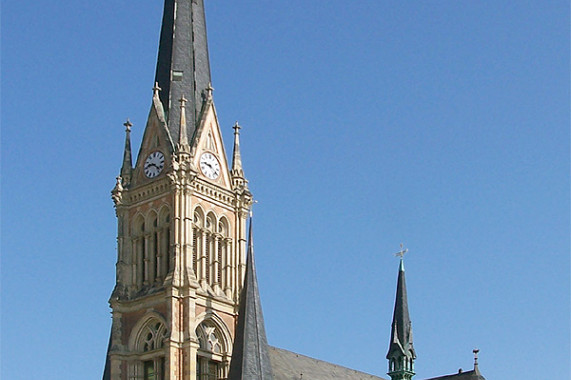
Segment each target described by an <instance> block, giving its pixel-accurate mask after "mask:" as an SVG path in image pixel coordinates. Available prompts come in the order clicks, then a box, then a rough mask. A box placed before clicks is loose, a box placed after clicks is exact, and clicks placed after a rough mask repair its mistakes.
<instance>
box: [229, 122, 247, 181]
mask: <svg viewBox="0 0 571 380" xmlns="http://www.w3.org/2000/svg"><path fill="white" fill-rule="evenodd" d="M241 128H242V127H240V125H239V124H238V122H236V123H235V124H234V126H233V127H232V129H234V153H233V154H232V170H231V172H230V174H231V175H232V177H239V178H244V170H243V169H242V157H241V155H240V129H241Z"/></svg>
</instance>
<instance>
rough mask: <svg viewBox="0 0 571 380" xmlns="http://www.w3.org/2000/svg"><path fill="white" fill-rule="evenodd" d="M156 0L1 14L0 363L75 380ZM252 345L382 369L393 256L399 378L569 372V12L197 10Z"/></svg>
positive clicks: (144, 75) (525, 6) (87, 372)
mask: <svg viewBox="0 0 571 380" xmlns="http://www.w3.org/2000/svg"><path fill="white" fill-rule="evenodd" d="M161 12H162V2H161V1H160V0H154V1H151V0H142V1H139V2H137V3H136V4H135V3H134V2H130V1H125V0H115V1H110V0H100V1H97V2H92V1H90V2H88V1H67V0H65V1H58V2H53V1H47V0H31V1H18V2H14V1H3V2H2V130H1V133H2V149H1V150H2V243H1V244H2V370H1V376H2V377H3V378H6V379H37V378H42V379H46V380H48V379H99V378H100V377H101V374H102V370H103V364H104V356H105V351H106V345H107V340H108V336H109V329H110V322H111V320H110V314H109V308H108V305H107V299H108V297H109V295H110V292H111V290H112V288H113V284H114V283H113V282H114V263H115V256H116V251H115V228H116V227H115V216H114V211H113V206H112V201H111V199H110V194H109V191H110V190H111V189H112V187H113V185H114V182H115V176H116V175H117V174H118V171H119V168H120V165H121V158H122V146H123V138H124V134H123V127H122V123H123V122H124V120H125V119H126V118H127V117H129V118H130V119H131V120H132V122H133V123H134V125H135V126H134V128H133V143H134V144H133V145H134V146H138V144H139V142H140V139H141V137H142V128H143V126H144V123H145V121H146V117H147V114H148V111H149V109H150V102H151V94H152V92H151V88H152V86H153V77H154V65H155V61H156V51H157V45H158V35H159V28H160V20H161ZM207 23H208V38H209V48H210V59H211V66H212V73H213V74H212V76H213V86H214V88H215V92H214V100H215V104H216V107H217V111H218V115H219V118H220V123H221V127H222V129H223V134H224V136H225V139H226V146H227V149H229V147H230V146H231V145H230V143H231V137H232V130H231V126H232V125H233V123H234V121H235V120H238V121H239V122H240V123H241V125H243V129H242V146H243V150H242V158H243V163H244V168H245V172H246V176H247V177H248V179H249V181H250V188H251V190H252V191H253V193H254V196H255V198H256V199H257V200H258V201H259V204H258V205H257V206H256V210H255V214H256V216H255V218H256V223H255V224H256V226H255V245H256V255H257V269H258V279H259V282H260V288H261V296H262V302H263V306H264V313H265V318H266V329H267V334H268V340H269V342H270V344H272V345H275V346H278V347H282V348H286V349H289V350H293V351H296V352H299V353H302V354H305V355H309V356H313V357H317V358H320V359H323V360H327V361H331V362H335V363H339V364H341V365H344V366H348V367H351V368H355V369H359V370H362V371H366V372H370V373H373V374H377V375H381V376H384V374H385V372H386V369H387V364H386V360H385V359H384V357H385V354H386V351H387V348H388V339H389V336H390V322H391V318H392V307H393V303H394V293H395V286H396V278H397V269H398V260H397V259H396V258H394V257H393V256H392V253H393V252H395V251H397V250H398V247H399V244H400V243H401V242H402V243H404V244H405V245H406V246H407V247H408V248H409V249H410V252H409V254H408V255H407V257H406V260H405V261H406V263H405V266H406V273H407V285H408V292H409V304H410V311H411V318H412V322H413V328H414V337H415V348H416V351H417V354H418V359H417V362H416V370H417V377H416V378H417V379H423V378H428V377H432V376H437V375H443V374H448V373H454V372H456V371H457V370H458V368H460V367H462V368H464V369H465V370H466V369H470V368H471V367H472V353H471V351H472V349H473V348H474V347H478V348H480V350H481V353H480V368H481V370H482V372H483V374H484V375H485V376H486V378H487V379H489V380H492V379H510V378H513V379H516V378H517V379H522V380H528V379H529V380H531V379H540V378H544V379H547V378H562V377H565V376H566V374H567V375H568V374H569V373H570V365H569V360H570V359H569V358H570V344H569V343H570V328H569V327H570V314H569V311H570V308H569V306H570V302H569V301H570V260H569V253H570V233H569V232H570V221H569V214H570V212H569V211H570V204H569V177H570V165H569V140H570V136H569V4H568V2H565V1H493V2H492V1H422V2H421V1H411V2H388V1H379V0H359V1H351V2H347V1H340V0H328V1H325V0H313V1H301V0H293V1H287V2H277V1H253V0H244V1H240V2H229V1H221V0H207Z"/></svg>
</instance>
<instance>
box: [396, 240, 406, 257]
mask: <svg viewBox="0 0 571 380" xmlns="http://www.w3.org/2000/svg"><path fill="white" fill-rule="evenodd" d="M407 252H408V248H404V245H403V244H402V243H400V251H398V252H395V256H398V257H400V258H401V259H402V258H403V257H404V255H405V253H407Z"/></svg>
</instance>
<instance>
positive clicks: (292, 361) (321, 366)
mask: <svg viewBox="0 0 571 380" xmlns="http://www.w3.org/2000/svg"><path fill="white" fill-rule="evenodd" d="M269 352H270V360H271V362H272V369H273V372H274V380H300V379H301V380H335V379H339V380H341V379H343V380H384V379H383V378H382V377H378V376H373V375H369V374H368V373H364V372H359V371H356V370H354V369H350V368H345V367H342V366H339V365H336V364H332V363H328V362H324V361H322V360H317V359H313V358H310V357H308V356H304V355H300V354H296V353H295V352H291V351H287V350H283V349H280V348H276V347H270V348H269ZM302 375H303V376H302Z"/></svg>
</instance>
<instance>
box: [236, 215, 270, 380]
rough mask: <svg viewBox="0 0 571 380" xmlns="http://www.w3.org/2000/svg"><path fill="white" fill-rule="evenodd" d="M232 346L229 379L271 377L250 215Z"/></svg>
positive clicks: (246, 379)
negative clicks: (246, 250)
mask: <svg viewBox="0 0 571 380" xmlns="http://www.w3.org/2000/svg"><path fill="white" fill-rule="evenodd" d="M234 335H235V336H234V348H233V350H232V361H231V362H230V373H229V374H228V380H272V379H273V375H272V367H271V364H270V355H269V351H268V341H267V339H266V329H265V327H264V316H263V315H262V304H261V303H260V294H259V292H258V280H257V278H256V266H255V265H254V242H253V239H252V218H250V231H249V236H248V255H247V257H246V275H245V278H244V287H243V288H242V292H241V294H240V310H239V312H238V324H237V326H236V333H235V334H234Z"/></svg>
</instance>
